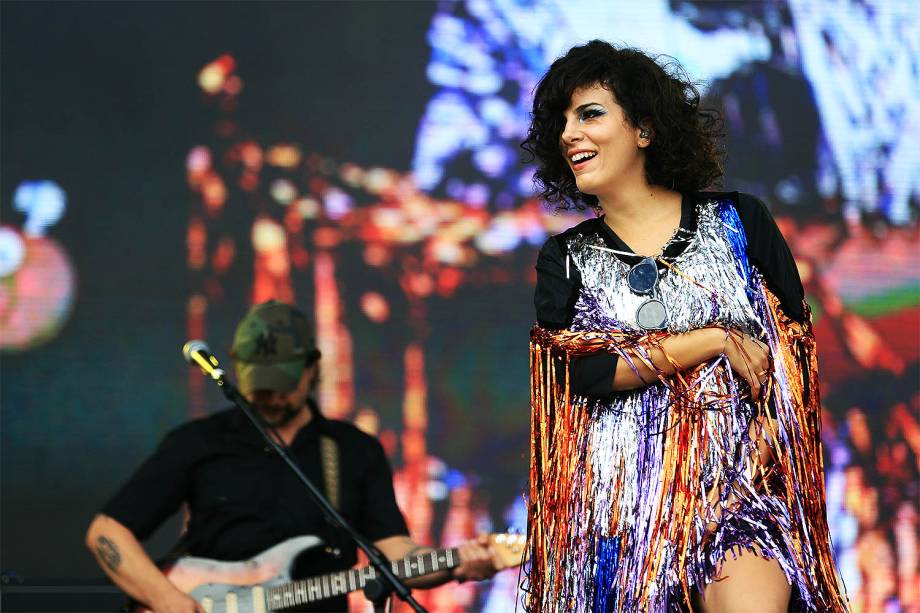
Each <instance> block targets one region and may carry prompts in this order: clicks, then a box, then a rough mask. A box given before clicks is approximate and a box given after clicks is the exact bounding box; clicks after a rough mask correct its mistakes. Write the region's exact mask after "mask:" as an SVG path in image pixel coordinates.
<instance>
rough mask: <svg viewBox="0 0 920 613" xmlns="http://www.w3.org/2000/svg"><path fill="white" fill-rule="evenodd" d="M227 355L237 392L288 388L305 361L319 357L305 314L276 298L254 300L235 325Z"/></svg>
mask: <svg viewBox="0 0 920 613" xmlns="http://www.w3.org/2000/svg"><path fill="white" fill-rule="evenodd" d="M230 355H231V357H232V358H233V359H234V361H235V362H236V377H237V383H238V385H239V388H240V392H242V393H243V394H249V393H251V392H253V391H255V390H273V391H276V392H290V391H292V390H293V389H294V388H295V387H297V382H298V380H299V379H300V375H301V374H303V371H304V369H305V368H306V366H307V364H308V363H311V362H313V361H314V360H316V359H318V358H319V355H320V353H319V350H318V349H317V348H316V342H315V341H314V339H313V334H312V331H311V330H310V326H309V325H308V324H307V318H306V316H305V315H304V314H303V312H301V311H300V310H299V309H298V308H297V307H295V306H293V305H291V304H285V303H283V302H278V301H276V300H269V301H268V302H263V303H262V304H257V305H255V306H254V307H252V308H251V309H249V312H248V313H246V316H245V317H244V318H243V320H242V321H241V322H240V324H239V326H237V328H236V334H234V336H233V347H232V348H231V350H230Z"/></svg>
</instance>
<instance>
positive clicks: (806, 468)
mask: <svg viewBox="0 0 920 613" xmlns="http://www.w3.org/2000/svg"><path fill="white" fill-rule="evenodd" d="M745 259H746V258H745ZM745 278H746V279H747V280H748V296H749V298H750V299H751V302H752V304H753V306H754V310H755V312H756V313H757V315H758V318H759V319H760V321H761V323H762V324H763V326H764V329H765V330H766V331H767V337H768V343H769V346H770V351H771V355H772V361H773V368H772V372H771V375H770V379H769V380H768V382H767V385H766V386H765V394H764V399H763V400H762V401H761V402H760V404H759V409H760V412H759V416H758V417H756V418H755V419H754V420H753V421H752V423H751V426H750V438H749V440H748V441H747V442H748V445H747V446H744V447H742V448H741V449H742V452H743V453H744V454H745V456H746V457H744V458H742V459H741V460H740V463H741V465H742V466H743V471H738V472H737V473H736V474H731V472H732V470H731V469H728V470H726V469H725V467H726V466H738V465H739V460H738V459H735V460H732V459H731V458H727V459H726V460H725V462H724V463H723V468H722V471H721V472H720V473H719V476H718V477H717V479H716V482H715V483H714V484H713V486H712V487H711V489H710V491H709V492H707V491H705V486H704V485H703V482H704V477H703V472H704V467H703V464H704V461H703V458H706V457H709V455H710V454H712V453H713V452H715V453H717V454H718V453H722V454H731V453H739V452H738V451H737V449H736V450H734V451H733V450H732V445H731V442H730V441H726V440H721V439H719V437H718V436H716V434H714V430H713V429H712V428H709V427H707V423H708V422H707V419H706V418H703V419H701V418H700V417H701V412H702V411H716V412H722V413H721V414H723V415H724V414H725V413H730V412H731V411H732V407H733V402H735V401H737V399H738V397H739V394H740V393H741V392H739V387H738V386H737V385H736V383H735V380H734V378H735V377H737V375H733V373H732V371H731V368H730V366H729V365H728V361H727V359H726V358H725V357H724V356H722V357H721V358H719V359H718V360H716V361H715V363H714V364H713V363H708V364H702V365H700V366H698V367H697V368H695V369H691V370H687V371H684V372H679V373H678V374H676V375H673V376H670V377H664V376H659V379H660V381H661V382H662V383H663V384H664V389H665V390H666V394H664V395H663V397H662V398H661V399H660V402H658V403H657V404H658V405H659V406H657V407H652V409H657V410H663V411H664V412H665V414H664V415H663V416H662V419H663V420H664V423H666V425H667V426H666V427H665V428H664V429H663V431H662V432H659V433H656V434H655V436H661V437H665V438H664V440H663V450H662V457H661V461H660V463H657V464H656V463H654V462H652V463H646V464H645V465H644V467H643V468H642V469H651V470H653V471H660V472H659V475H658V481H659V482H660V487H657V488H655V491H652V492H648V493H647V494H648V495H647V496H646V497H644V498H639V499H637V500H633V501H631V502H630V501H629V497H628V496H626V497H622V496H621V494H622V488H621V485H622V483H624V481H625V480H624V476H625V475H627V474H628V472H629V471H637V470H642V469H640V468H639V466H638V464H637V465H636V466H630V465H625V464H626V463H625V462H622V461H621V464H620V466H619V467H615V468H614V470H613V471H612V472H613V474H614V475H617V476H616V477H615V478H614V480H613V482H612V483H597V482H596V479H595V475H594V474H593V473H594V472H595V471H594V470H592V463H591V461H590V457H591V449H590V448H589V447H590V444H591V440H590V437H589V436H588V425H589V422H590V420H591V419H592V418H593V415H592V404H591V403H590V402H588V401H586V400H585V399H584V398H580V397H577V396H575V397H573V396H572V394H571V393H570V389H569V372H568V364H569V361H570V360H571V359H572V358H573V357H577V356H583V355H587V354H591V353H594V352H599V351H603V352H609V353H613V354H616V355H617V356H619V359H622V360H626V362H627V363H628V364H630V365H631V366H632V367H633V368H635V361H634V360H637V359H638V360H641V361H643V362H645V363H646V364H647V365H648V366H650V367H652V368H653V370H655V369H654V366H653V365H652V364H651V362H650V360H649V359H648V356H649V349H650V348H652V347H659V348H660V341H661V340H662V339H663V338H664V337H665V336H667V333H665V332H654V333H647V334H642V335H635V334H633V335H630V334H626V333H622V332H618V331H589V332H573V331H548V330H544V329H541V328H539V327H536V328H534V330H533V332H532V335H531V344H530V351H531V353H530V361H531V393H532V396H531V409H532V415H531V418H532V423H531V469H530V500H529V522H528V541H529V547H530V553H531V566H530V570H529V573H528V574H527V576H526V578H525V586H524V590H525V592H526V594H525V596H524V599H525V608H526V609H527V610H528V611H530V612H532V613H548V612H557V611H573V612H574V611H589V610H590V611H629V612H633V611H674V610H689V609H691V597H692V593H693V591H694V590H702V589H703V588H704V587H705V586H706V585H707V584H708V583H710V582H712V581H713V580H716V579H717V578H718V576H719V566H720V562H721V560H723V559H724V558H725V556H726V555H728V554H732V555H734V553H735V552H737V551H740V550H741V549H748V550H752V551H758V552H759V553H760V555H763V556H765V557H770V558H775V559H777V560H778V561H779V563H780V565H781V567H782V569H783V571H784V572H785V574H786V577H787V579H788V580H789V582H790V583H791V584H792V586H793V594H794V595H795V594H796V593H797V594H798V599H799V602H800V603H802V604H803V606H805V607H807V608H808V609H810V610H816V611H846V610H848V605H847V600H846V596H845V591H844V589H843V586H842V583H841V582H840V580H839V578H838V575H837V571H836V568H835V566H834V561H833V557H832V553H831V545H830V535H829V530H828V525H827V519H826V512H825V501H824V475H823V460H822V455H821V429H820V428H821V419H820V399H819V394H818V381H817V372H818V371H817V362H816V355H815V341H814V335H813V333H812V329H811V323H810V321H811V320H810V313H808V314H807V317H806V323H805V324H800V323H797V322H795V321H793V320H791V319H789V318H788V317H786V316H785V315H784V314H783V313H782V311H781V310H780V308H779V301H778V299H777V298H776V297H775V296H774V295H773V294H771V293H770V292H769V291H768V289H767V288H766V286H765V285H764V283H763V282H762V280H761V279H760V278H759V276H758V275H757V273H756V271H754V270H751V269H748V274H747V275H745ZM668 359H669V360H670V359H671V358H670V357H668ZM672 361H673V360H672ZM704 376H715V377H719V378H721V379H722V380H721V381H720V387H719V389H721V390H724V392H725V393H724V394H723V395H721V396H717V395H712V396H711V397H702V398H701V397H697V396H699V394H696V395H695V394H694V388H695V385H694V383H695V382H696V381H698V380H699V378H700V377H704ZM718 418H719V417H717V419H718ZM764 446H767V447H769V450H770V452H772V458H770V457H769V455H768V456H767V459H766V460H764V459H762V458H763V455H762V448H763V447H764ZM720 450H721V451H720ZM613 457H614V456H612V457H611V460H612V459H613ZM741 472H743V473H744V475H743V478H742V477H739V475H740V474H741ZM650 476H651V477H652V478H653V479H654V477H655V475H650ZM715 486H718V487H715ZM598 487H610V488H613V489H612V494H611V495H609V496H606V497H605V498H604V499H605V500H609V501H611V506H612V507H613V508H610V509H606V508H605V509H595V508H594V505H593V504H592V501H593V500H594V498H593V497H594V496H595V493H596V491H597V488H598ZM715 495H718V499H717V500H714V499H713V496H715ZM624 498H625V500H624ZM621 503H622V504H621ZM644 505H650V507H645V511H643V513H644V514H645V515H644V516H643V517H645V516H647V515H648V514H649V513H650V517H651V521H648V522H645V523H642V525H641V526H636V525H635V524H637V523H640V522H633V523H632V524H630V522H629V521H627V522H626V523H625V524H624V523H622V522H621V519H622V518H621V515H622V514H624V513H625V514H629V513H636V509H637V508H638V507H640V506H644ZM621 507H622V508H621ZM740 508H743V511H744V512H743V513H741V512H739V511H738V510H739V509H740ZM637 516H638V514H637ZM598 517H603V518H604V520H602V521H601V522H600V523H601V524H603V525H602V526H598V525H597V524H598ZM607 517H609V518H610V519H609V522H608V521H606V518H607ZM733 522H734V523H733ZM618 524H619V525H620V527H619V528H617V526H618ZM624 525H625V526H627V528H626V529H624V528H623V526H624ZM714 526H717V527H714ZM640 531H641V534H640ZM751 534H753V535H755V536H750V535H751ZM755 548H756V549H755ZM663 592H664V593H663Z"/></svg>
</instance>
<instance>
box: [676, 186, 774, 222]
mask: <svg viewBox="0 0 920 613" xmlns="http://www.w3.org/2000/svg"><path fill="white" fill-rule="evenodd" d="M691 198H692V199H693V200H694V201H696V202H706V201H713V200H715V201H718V202H728V203H729V204H731V205H732V206H733V207H734V208H735V210H736V211H737V212H738V216H739V217H741V219H742V221H744V220H745V219H752V218H756V217H762V216H767V217H770V210H769V209H768V208H767V205H766V204H764V202H763V200H761V199H760V198H758V197H757V196H755V195H753V194H749V193H747V192H695V193H693V194H691Z"/></svg>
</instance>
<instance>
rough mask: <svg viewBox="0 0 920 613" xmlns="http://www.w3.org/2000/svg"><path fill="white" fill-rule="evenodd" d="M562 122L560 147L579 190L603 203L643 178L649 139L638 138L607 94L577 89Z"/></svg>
mask: <svg viewBox="0 0 920 613" xmlns="http://www.w3.org/2000/svg"><path fill="white" fill-rule="evenodd" d="M564 119H565V127H564V128H563V130H562V134H561V135H560V138H559V146H560V148H561V150H562V155H563V156H564V157H565V159H566V162H567V163H568V165H569V168H570V169H571V170H572V174H574V175H575V184H576V185H577V186H578V189H579V191H581V192H582V193H585V194H591V195H593V196H597V197H599V198H601V199H602V200H603V196H604V194H605V193H606V192H609V191H611V190H614V189H616V187H617V185H622V184H623V183H624V182H631V180H634V179H636V178H642V179H644V177H645V167H644V155H643V153H642V148H643V147H646V146H648V143H649V138H640V136H639V131H640V130H639V128H638V127H635V126H632V125H630V123H629V122H628V121H627V120H626V115H625V114H624V113H623V108H622V107H621V106H620V105H619V104H617V103H616V101H615V100H614V98H613V94H612V93H611V92H610V91H608V90H607V89H604V88H603V87H602V86H601V85H593V86H591V87H583V88H581V89H576V90H575V91H574V92H573V93H572V100H571V102H570V104H569V108H567V109H566V110H565V116H564Z"/></svg>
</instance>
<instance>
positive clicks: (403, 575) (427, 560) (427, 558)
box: [265, 549, 460, 609]
mask: <svg viewBox="0 0 920 613" xmlns="http://www.w3.org/2000/svg"><path fill="white" fill-rule="evenodd" d="M459 565H460V554H459V553H458V551H457V549H437V550H435V551H429V552H427V553H421V554H418V555H415V556H409V557H408V558H403V559H402V560H394V561H392V562H390V569H391V570H392V571H393V574H394V575H396V576H397V577H399V578H400V579H412V578H414V577H421V576H422V575H430V574H432V573H436V572H438V571H442V570H448V569H451V568H454V567H455V566H459ZM376 578H377V570H376V569H375V568H374V567H373V566H362V567H361V568H353V569H351V570H345V571H341V572H337V573H329V574H328V575H319V576H316V577H310V578H308V579H301V580H300V581H292V582H290V583H284V584H282V585H276V586H273V587H266V588H265V600H266V604H267V605H268V606H269V607H271V608H272V609H284V608H287V607H294V606H298V605H302V604H308V603H311V602H314V601H317V600H323V599H326V598H334V597H336V596H342V595H343V594H348V593H349V592H354V591H356V590H360V589H363V588H364V586H365V585H366V584H367V582H368V581H370V580H371V579H376Z"/></svg>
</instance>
